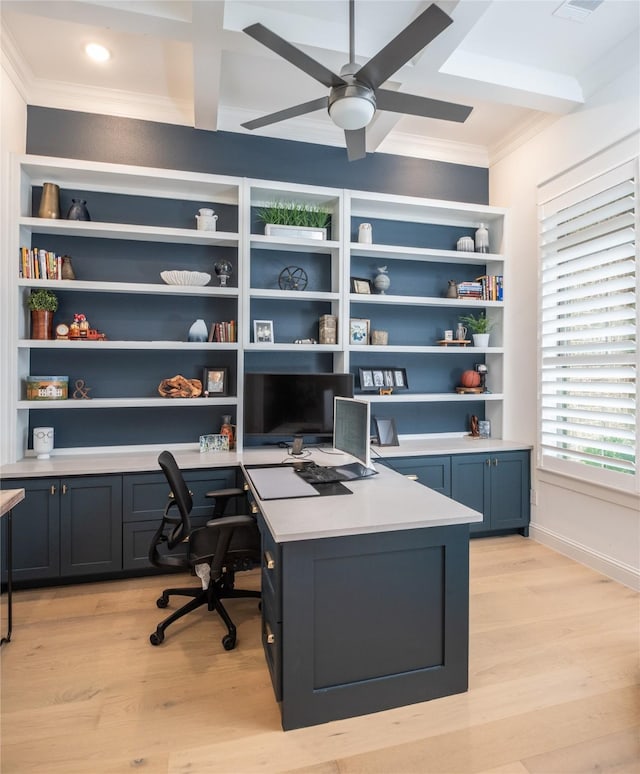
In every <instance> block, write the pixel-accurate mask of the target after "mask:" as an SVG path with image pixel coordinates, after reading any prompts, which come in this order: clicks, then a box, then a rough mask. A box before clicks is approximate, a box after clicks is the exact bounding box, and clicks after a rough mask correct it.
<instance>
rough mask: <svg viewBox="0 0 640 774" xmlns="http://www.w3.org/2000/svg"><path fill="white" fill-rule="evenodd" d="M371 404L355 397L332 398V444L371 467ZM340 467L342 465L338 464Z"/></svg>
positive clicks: (366, 466)
mask: <svg viewBox="0 0 640 774" xmlns="http://www.w3.org/2000/svg"><path fill="white" fill-rule="evenodd" d="M370 430H371V405H370V403H369V401H367V400H358V399H357V398H339V397H336V398H335V399H334V411H333V445H334V447H335V448H336V449H337V450H338V451H341V452H344V453H345V454H350V455H351V456H352V457H355V458H356V459H357V460H358V461H359V462H361V463H362V465H364V467H365V468H370V469H371V445H370ZM340 467H342V466H340Z"/></svg>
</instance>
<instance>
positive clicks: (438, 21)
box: [355, 5, 453, 89]
mask: <svg viewBox="0 0 640 774" xmlns="http://www.w3.org/2000/svg"><path fill="white" fill-rule="evenodd" d="M452 22H453V19H452V18H451V17H450V16H448V15H447V14H446V13H445V12H444V11H443V10H441V9H440V8H438V6H437V5H430V6H429V7H428V8H427V9H426V11H423V12H422V13H421V14H420V16H418V18H417V19H414V20H413V21H412V22H411V24H409V25H408V26H407V27H405V28H404V29H403V30H402V32H400V33H399V34H398V35H396V37H395V38H394V39H393V40H392V41H391V42H390V43H387V45H386V46H385V47H384V48H383V49H382V50H381V51H378V53H377V54H376V55H375V56H374V57H373V58H372V59H370V60H369V61H368V62H367V64H366V65H364V66H363V67H362V68H360V70H358V72H357V73H356V76H355V77H356V78H357V80H358V81H360V82H362V83H366V84H367V86H370V87H371V88H372V89H377V88H378V86H380V85H381V84H383V83H384V82H385V81H386V80H387V79H388V78H390V77H391V76H392V75H393V74H394V73H395V72H397V71H398V70H399V69H400V68H401V67H402V65H404V64H406V63H407V62H408V61H409V60H410V59H411V57H413V56H415V55H416V54H417V53H418V52H419V51H422V49H423V48H424V47H425V46H426V45H427V44H428V43H430V42H431V41H432V40H433V39H434V38H435V37H437V36H438V35H439V34H440V33H441V32H442V31H443V30H444V29H446V28H447V27H448V26H449V25H450V24H451V23H452Z"/></svg>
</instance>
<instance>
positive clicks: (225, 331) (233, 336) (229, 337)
mask: <svg viewBox="0 0 640 774" xmlns="http://www.w3.org/2000/svg"><path fill="white" fill-rule="evenodd" d="M237 336H238V330H237V325H236V321H235V320H230V321H229V322H214V323H211V328H210V330H209V341H215V342H218V343H219V342H235V341H237V340H238V339H237Z"/></svg>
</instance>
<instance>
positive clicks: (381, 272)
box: [373, 266, 391, 296]
mask: <svg viewBox="0 0 640 774" xmlns="http://www.w3.org/2000/svg"><path fill="white" fill-rule="evenodd" d="M390 285H391V280H390V279H389V275H388V274H387V267H386V266H379V267H378V274H377V275H376V276H375V277H374V279H373V287H374V288H375V289H376V290H377V291H378V293H380V295H382V296H383V295H384V294H385V291H387V290H389V286H390Z"/></svg>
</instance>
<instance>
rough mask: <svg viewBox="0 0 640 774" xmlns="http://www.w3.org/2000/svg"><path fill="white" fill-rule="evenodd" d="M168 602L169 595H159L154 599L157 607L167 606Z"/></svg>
mask: <svg viewBox="0 0 640 774" xmlns="http://www.w3.org/2000/svg"><path fill="white" fill-rule="evenodd" d="M168 604H169V597H159V598H158V599H156V605H157V606H158V607H167V605H168Z"/></svg>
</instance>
